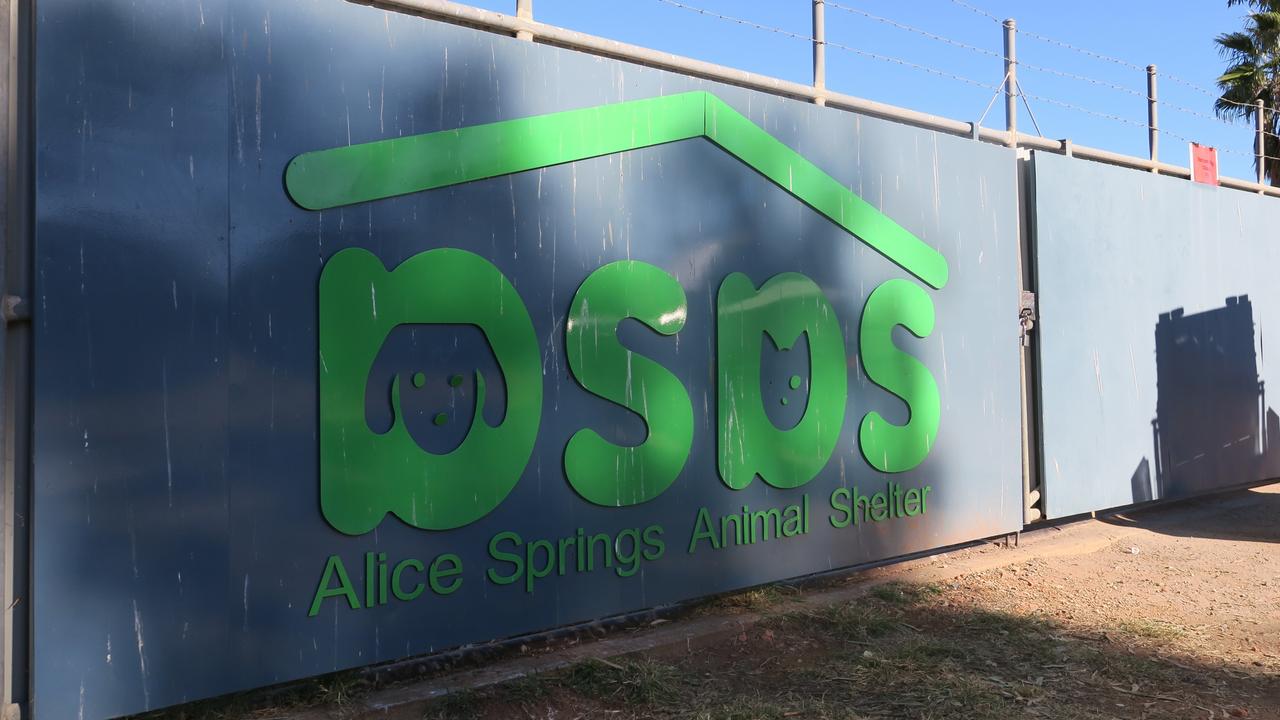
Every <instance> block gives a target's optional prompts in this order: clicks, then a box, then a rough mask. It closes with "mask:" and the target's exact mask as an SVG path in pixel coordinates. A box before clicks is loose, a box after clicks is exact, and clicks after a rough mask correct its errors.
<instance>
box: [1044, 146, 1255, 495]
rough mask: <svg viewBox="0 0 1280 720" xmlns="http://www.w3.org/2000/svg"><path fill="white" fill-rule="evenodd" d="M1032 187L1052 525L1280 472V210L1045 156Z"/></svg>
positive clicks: (1246, 198) (1207, 189) (1250, 199)
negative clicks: (1279, 342)
mask: <svg viewBox="0 0 1280 720" xmlns="http://www.w3.org/2000/svg"><path fill="white" fill-rule="evenodd" d="M1035 190H1036V200H1035V233H1036V235H1035V237H1036V269H1037V273H1038V283H1039V291H1040V292H1039V298H1038V300H1039V305H1040V318H1041V322H1040V366H1041V370H1042V377H1041V383H1042V388H1043V398H1042V399H1043V437H1044V486H1045V488H1044V489H1045V494H1044V501H1045V510H1046V514H1047V515H1048V516H1049V517H1065V516H1070V515H1074V514H1078V513H1084V512H1089V511H1093V510H1102V509H1105V508H1111V507H1118V506H1122V505H1128V504H1131V503H1139V502H1145V501H1148V500H1153V499H1159V498H1174V497H1183V496H1187V495H1191V494H1195V493H1200V492H1205V491H1208V490H1213V489H1218V488H1224V487H1231V486H1235V485H1240V484H1244V483H1250V482H1256V481H1258V480H1261V479H1265V478H1272V477H1276V476H1277V475H1280V449H1278V448H1277V444H1280V418H1278V417H1277V415H1276V413H1275V411H1273V410H1272V409H1271V407H1270V405H1269V404H1268V400H1267V398H1266V392H1265V388H1266V385H1265V382H1266V379H1267V376H1268V375H1267V370H1268V367H1267V365H1266V354H1265V352H1264V350H1265V345H1264V340H1265V337H1266V331H1267V328H1268V322H1269V319H1270V318H1273V317H1278V316H1280V292H1277V290H1276V289H1275V283H1274V282H1273V281H1272V277H1271V276H1272V274H1273V269H1274V268H1275V267H1276V266H1277V263H1280V249H1277V246H1276V243H1275V242H1274V241H1275V237H1276V232H1275V228H1277V227H1280V207H1277V206H1276V203H1275V202H1274V201H1273V200H1271V199H1268V198H1263V197H1260V196H1257V195H1249V194H1246V193H1241V192H1233V191H1228V190H1222V189H1219V188H1216V187H1212V186H1208V185H1201V184H1195V183H1190V182H1187V181H1186V180H1179V179H1175V178H1167V177H1159V176H1155V175H1151V174H1147V173H1140V172H1135V171H1132V170H1125V169H1122V168H1116V167H1111V166H1107V165H1102V164H1098V163H1089V162H1081V161H1077V160H1072V159H1070V158H1064V157H1059V156H1054V155H1047V154H1042V153H1037V154H1036V155H1035Z"/></svg>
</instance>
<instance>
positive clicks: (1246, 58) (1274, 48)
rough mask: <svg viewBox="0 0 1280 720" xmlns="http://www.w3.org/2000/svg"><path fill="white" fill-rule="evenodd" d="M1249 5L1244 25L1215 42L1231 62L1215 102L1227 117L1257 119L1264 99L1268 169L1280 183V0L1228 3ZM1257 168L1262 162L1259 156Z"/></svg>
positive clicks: (1270, 176) (1268, 175) (1274, 182)
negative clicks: (1278, 104) (1258, 107)
mask: <svg viewBox="0 0 1280 720" xmlns="http://www.w3.org/2000/svg"><path fill="white" fill-rule="evenodd" d="M1236 5H1243V6H1245V7H1247V8H1249V14H1248V15H1247V16H1246V17H1245V21H1244V29H1243V30H1240V31H1237V32H1229V33H1223V34H1221V35H1219V36H1218V37H1217V38H1216V39H1215V41H1214V42H1216V43H1217V44H1218V53H1219V54H1220V55H1221V56H1222V58H1223V59H1224V60H1226V61H1227V63H1228V66H1227V69H1226V71H1225V72H1223V73H1222V76H1221V77H1219V78H1218V89H1219V90H1220V91H1221V93H1222V94H1221V96H1219V97H1218V99H1217V100H1215V101H1214V103H1213V111H1214V113H1215V114H1216V115H1217V116H1218V117H1220V118H1224V119H1228V120H1238V119H1241V118H1243V119H1245V120H1248V121H1250V122H1255V116H1256V115H1257V112H1258V109H1257V105H1256V104H1255V103H1256V101H1258V100H1261V101H1262V102H1263V106H1264V108H1265V110H1264V111H1263V114H1262V121H1263V130H1264V131H1265V132H1266V133H1267V134H1265V135H1264V136H1263V144H1262V148H1263V155H1264V156H1265V160H1264V162H1265V164H1264V165H1263V170H1264V173H1265V176H1266V178H1267V180H1268V181H1269V182H1270V183H1271V184H1272V185H1277V186H1280V135H1277V133H1280V123H1278V122H1277V121H1278V120H1280V113H1277V108H1276V105H1277V103H1278V102H1280V0H1227V7H1234V6H1236ZM1254 167H1255V169H1256V167H1257V160H1256V159H1255V160H1254Z"/></svg>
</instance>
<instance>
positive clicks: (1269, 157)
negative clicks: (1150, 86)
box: [1160, 130, 1280, 160]
mask: <svg viewBox="0 0 1280 720" xmlns="http://www.w3.org/2000/svg"><path fill="white" fill-rule="evenodd" d="M1160 134H1161V135H1165V136H1168V137H1171V138H1173V139H1175V140H1181V141H1182V142H1185V143H1194V144H1197V145H1203V143H1199V142H1197V141H1195V140H1192V139H1191V138H1189V137H1186V136H1185V135H1179V134H1178V133H1175V132H1169V131H1167V130H1161V131H1160ZM1208 147H1212V146H1208ZM1213 149H1214V150H1216V151H1218V152H1220V153H1223V154H1225V155H1237V156H1240V157H1248V158H1254V159H1257V157H1258V154H1257V152H1255V151H1252V150H1250V151H1249V152H1245V151H1244V150H1236V149H1235V148H1229V147H1221V148H1220V147H1213ZM1262 159H1264V160H1280V157H1276V156H1274V155H1266V154H1263V156H1262Z"/></svg>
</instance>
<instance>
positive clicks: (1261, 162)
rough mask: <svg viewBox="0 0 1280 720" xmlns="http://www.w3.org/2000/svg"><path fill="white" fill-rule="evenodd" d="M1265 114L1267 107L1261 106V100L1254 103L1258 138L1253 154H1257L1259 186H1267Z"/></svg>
mask: <svg viewBox="0 0 1280 720" xmlns="http://www.w3.org/2000/svg"><path fill="white" fill-rule="evenodd" d="M1266 114H1267V106H1266V105H1265V104H1263V102H1262V100H1261V99H1258V101H1257V102H1256V103H1255V106H1254V124H1255V125H1256V126H1257V131H1258V137H1257V139H1256V140H1255V141H1254V152H1255V153H1257V155H1256V156H1257V160H1258V184H1259V185H1266V184H1267V173H1266V168H1267V152H1266V147H1267V146H1266V143H1265V141H1266V139H1267V138H1266V133H1267V130H1266V127H1267V121H1266V118H1265V116H1266Z"/></svg>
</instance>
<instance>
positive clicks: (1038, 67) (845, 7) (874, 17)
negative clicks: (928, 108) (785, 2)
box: [826, 0, 1144, 97]
mask: <svg viewBox="0 0 1280 720" xmlns="http://www.w3.org/2000/svg"><path fill="white" fill-rule="evenodd" d="M957 1H958V0H957ZM962 4H964V5H966V7H972V6H969V5H967V3H962ZM826 5H827V6H828V7H833V8H836V9H838V10H843V11H845V12H847V13H852V14H855V15H861V16H862V17H865V18H868V19H870V20H874V21H876V22H879V23H883V24H885V25H890V26H892V27H895V28H898V29H899V30H905V31H907V32H910V33H915V34H916V35H920V36H922V37H926V38H929V39H930V40H936V41H938V42H942V43H946V44H947V45H952V46H954V47H958V48H961V49H963V50H968V51H970V52H975V53H978V54H980V55H985V56H987V57H993V58H1001V59H1003V58H1004V54H1003V53H999V52H996V51H994V50H988V49H986V48H982V47H978V46H976V45H970V44H968V43H964V42H960V41H959V40H954V39H952V38H949V37H945V36H942V35H938V34H937V33H933V32H930V31H928V30H925V29H923V28H918V27H914V26H912V25H908V24H906V23H903V22H898V21H897V20H893V19H892V18H886V17H881V16H879V15H875V14H872V13H869V12H867V11H866V10H862V9H860V8H855V7H849V6H848V5H842V4H840V3H837V2H832V1H831V0H827V2H826ZM1014 64H1016V65H1019V66H1021V67H1024V68H1026V69H1028V70H1033V71H1036V72H1042V73H1046V74H1049V75H1056V76H1058V77H1062V78H1067V79H1070V80H1077V81H1080V82H1086V83H1089V84H1090V85H1095V86H1098V87H1105V88H1108V89H1110V90H1116V91H1119V92H1122V93H1125V94H1126V95H1132V96H1134V97H1143V96H1144V95H1143V93H1141V92H1139V91H1137V90H1134V89H1133V88H1129V87H1125V86H1123V85H1120V84H1117V83H1113V82H1110V81H1108V80H1101V79H1098V78H1093V77H1088V76H1086V75H1079V74H1077V73H1071V72H1066V71H1063V70H1058V69H1056V68H1051V67H1044V66H1042V65H1034V64H1032V63H1027V62H1021V61H1018V62H1015V63H1014Z"/></svg>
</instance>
